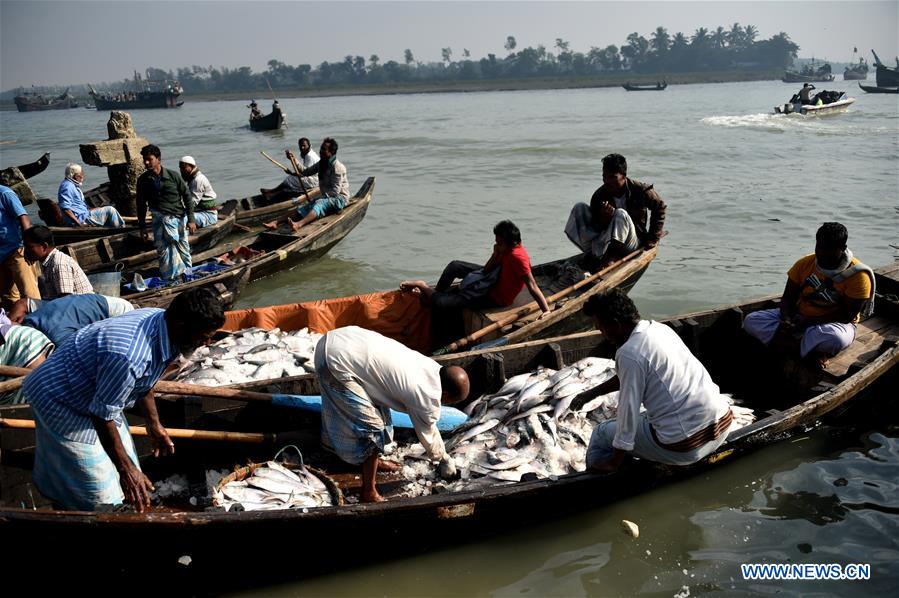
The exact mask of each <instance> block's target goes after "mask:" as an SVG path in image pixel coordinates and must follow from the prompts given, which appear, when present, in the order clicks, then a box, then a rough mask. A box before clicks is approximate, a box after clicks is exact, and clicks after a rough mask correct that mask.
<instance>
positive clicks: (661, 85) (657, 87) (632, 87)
mask: <svg viewBox="0 0 899 598" xmlns="http://www.w3.org/2000/svg"><path fill="white" fill-rule="evenodd" d="M621 87H623V88H625V89H626V90H628V91H663V90H664V89H667V87H668V82H667V81H658V82H656V84H655V85H633V84H631V82H630V81H628V82H627V83H625V84H624V85H622V86H621Z"/></svg>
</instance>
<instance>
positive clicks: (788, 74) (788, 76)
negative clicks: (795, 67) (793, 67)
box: [781, 63, 834, 83]
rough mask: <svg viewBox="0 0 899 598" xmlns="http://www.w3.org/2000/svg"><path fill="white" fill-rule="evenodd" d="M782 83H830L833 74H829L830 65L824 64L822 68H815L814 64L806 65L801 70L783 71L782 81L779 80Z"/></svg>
mask: <svg viewBox="0 0 899 598" xmlns="http://www.w3.org/2000/svg"><path fill="white" fill-rule="evenodd" d="M781 80H782V81H783V82H784V83H816V82H818V81H823V82H830V81H833V80H834V76H833V74H831V68H830V64H828V63H824V64H823V65H822V66H820V67H818V68H815V65H814V64H807V65H805V66H804V67H802V70H801V71H799V72H797V71H784V76H783V79H781Z"/></svg>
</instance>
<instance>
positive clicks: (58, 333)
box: [9, 293, 134, 347]
mask: <svg viewBox="0 0 899 598" xmlns="http://www.w3.org/2000/svg"><path fill="white" fill-rule="evenodd" d="M29 303H32V305H31V306H29V305H28V304H29ZM29 307H32V308H33V309H32V310H31V311H30V313H29V310H28V308H29ZM130 311H134V306H133V305H132V304H131V303H130V302H128V301H126V300H125V299H122V298H120V297H107V296H106V295H97V294H95V293H89V294H85V295H69V296H67V297H60V298H59V299H56V300H54V301H38V302H30V301H28V300H27V299H21V300H20V301H19V302H18V303H17V304H16V306H15V307H14V308H13V310H12V312H11V313H10V315H9V317H10V320H12V321H13V322H16V321H20V322H21V324H22V325H23V326H31V327H32V328H34V329H36V330H40V331H41V332H43V333H44V335H46V337H47V338H48V339H50V340H51V341H52V342H53V344H54V345H56V346H57V347H60V346H62V343H63V342H64V341H65V340H66V339H67V338H69V337H70V336H71V335H73V334H74V333H76V332H78V331H79V330H81V329H82V328H84V327H85V326H88V325H89V324H93V323H94V322H99V321H101V320H106V319H107V318H113V317H115V316H120V315H122V314H125V313H128V312H130Z"/></svg>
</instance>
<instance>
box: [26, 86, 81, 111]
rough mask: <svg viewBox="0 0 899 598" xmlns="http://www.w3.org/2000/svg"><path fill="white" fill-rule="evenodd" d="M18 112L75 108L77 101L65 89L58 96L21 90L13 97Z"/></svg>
mask: <svg viewBox="0 0 899 598" xmlns="http://www.w3.org/2000/svg"><path fill="white" fill-rule="evenodd" d="M13 101H14V102H15V103H16V108H18V109H19V112H35V111H38V110H68V109H69V108H77V107H78V101H77V100H76V99H75V98H74V96H72V95H71V94H70V93H69V90H68V89H66V90H65V91H64V92H62V93H61V94H60V95H58V96H50V97H48V96H45V95H43V94H40V93H30V92H23V93H22V95H18V96H16V97H15V98H13Z"/></svg>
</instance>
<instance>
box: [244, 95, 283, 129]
mask: <svg viewBox="0 0 899 598" xmlns="http://www.w3.org/2000/svg"><path fill="white" fill-rule="evenodd" d="M286 124H287V115H286V114H284V112H283V111H282V110H281V105H280V104H278V102H275V103H274V104H272V111H271V112H270V113H269V114H266V115H265V116H260V117H259V118H251V119H250V129H251V130H253V131H274V130H275V129H280V128H281V127H283V126H284V125H286Z"/></svg>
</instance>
